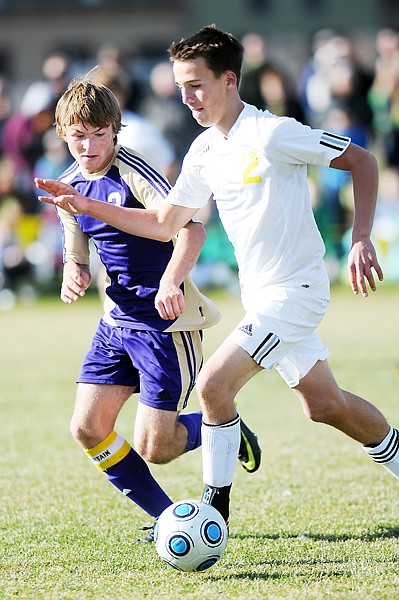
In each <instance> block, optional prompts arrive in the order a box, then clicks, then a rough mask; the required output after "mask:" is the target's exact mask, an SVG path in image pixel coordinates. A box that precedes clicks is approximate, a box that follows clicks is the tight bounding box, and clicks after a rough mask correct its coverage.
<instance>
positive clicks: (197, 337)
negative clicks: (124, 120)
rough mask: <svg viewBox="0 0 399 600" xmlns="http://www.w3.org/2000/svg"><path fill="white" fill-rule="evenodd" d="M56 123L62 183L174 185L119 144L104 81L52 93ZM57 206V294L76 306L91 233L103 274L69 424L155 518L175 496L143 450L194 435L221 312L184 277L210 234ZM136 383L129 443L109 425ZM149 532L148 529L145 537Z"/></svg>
mask: <svg viewBox="0 0 399 600" xmlns="http://www.w3.org/2000/svg"><path fill="white" fill-rule="evenodd" d="M56 128H57V133H58V135H59V136H60V137H61V138H62V139H64V140H65V142H66V143H67V144H68V148H69V150H70V152H71V154H72V156H73V158H74V159H75V162H74V163H73V164H72V165H71V166H70V167H69V168H68V169H67V170H66V171H65V172H64V173H63V174H62V175H61V177H60V181H61V182H64V183H67V184H69V185H70V186H72V187H73V189H75V190H77V191H79V193H81V194H85V195H95V196H96V198H99V200H100V201H101V202H104V203H109V204H113V205H115V206H123V207H126V208H137V209H139V210H140V211H141V210H145V209H149V210H151V209H157V208H159V207H160V205H161V204H162V202H163V200H164V199H165V198H166V196H167V194H168V192H169V190H170V185H169V183H168V181H167V180H166V179H165V178H164V176H163V175H162V174H161V173H160V172H159V171H158V170H157V168H156V167H155V166H154V165H153V164H152V163H151V162H150V161H149V160H148V159H146V158H144V157H143V156H141V155H140V154H138V153H136V152H134V151H133V150H130V149H128V148H125V147H122V146H118V145H117V144H116V136H117V133H118V132H119V130H120V128H121V112H120V108H119V105H118V102H117V100H116V97H115V96H114V95H113V93H112V92H111V91H110V90H109V89H108V88H107V87H105V86H103V85H100V84H95V83H94V82H92V81H90V79H89V78H88V79H82V80H75V81H73V82H72V83H71V84H70V86H69V87H68V89H67V90H66V92H65V93H64V94H63V96H62V97H61V98H60V100H59V101H58V104H57V107H56ZM57 211H58V216H59V219H60V223H61V227H62V235H63V243H64V271H63V280H62V286H61V299H62V300H63V301H64V302H65V303H67V304H71V303H72V302H74V301H76V300H77V299H78V298H80V297H82V296H84V294H85V291H86V289H87V287H88V286H89V284H90V279H91V275H90V269H89V244H88V241H89V239H91V240H92V241H93V243H94V245H95V248H96V251H97V253H98V255H99V257H100V259H101V261H102V262H103V264H104V266H105V268H106V272H107V282H106V290H105V291H106V300H105V303H104V309H105V314H104V316H103V318H102V319H101V320H100V323H99V325H98V328H97V331H96V332H95V334H94V337H93V340H92V344H91V347H90V349H89V351H88V352H87V354H86V356H85V359H84V361H83V365H82V368H81V372H80V374H79V377H78V380H77V382H78V385H77V394H76V403H75V409H74V412H73V416H72V420H71V433H72V436H73V437H74V439H75V440H76V441H77V442H78V443H79V444H80V445H81V446H82V447H83V449H84V450H85V451H86V453H87V455H88V457H89V458H90V459H91V460H92V462H93V463H94V464H95V465H96V466H97V467H98V468H99V469H100V470H101V471H103V472H104V473H105V474H106V476H107V478H108V479H109V481H110V482H111V483H112V484H113V485H114V486H115V487H116V488H117V489H119V490H120V491H121V492H122V493H123V494H124V495H125V496H127V497H128V498H130V499H131V500H133V501H134V502H136V503H137V504H138V505H139V506H140V507H141V508H143V509H144V510H145V511H146V512H147V513H148V514H149V515H151V516H153V517H158V516H159V515H160V513H161V512H162V511H163V510H164V509H165V508H166V507H167V506H169V505H170V504H171V502H172V501H171V499H170V498H169V497H168V496H167V494H166V493H165V492H164V491H163V490H162V488H161V487H160V486H159V485H158V483H157V482H156V481H155V479H154V478H153V477H152V475H151V473H150V471H149V469H148V467H147V465H146V463H145V462H144V460H143V458H144V459H146V460H147V461H149V462H152V463H157V464H162V463H167V462H169V461H171V460H173V459H174V458H176V457H177V456H179V455H181V454H182V453H184V452H187V451H190V450H194V449H195V448H197V447H198V446H200V444H201V421H202V415H201V413H200V412H196V413H190V414H180V412H181V411H182V410H183V409H184V408H185V407H186V404H187V401H188V398H189V395H190V393H191V391H192V389H193V387H194V385H195V381H196V378H197V375H198V373H199V371H200V368H201V366H202V330H203V329H204V328H206V327H210V326H212V325H213V324H215V323H216V322H217V321H218V320H219V312H218V310H217V309H216V307H215V306H214V305H213V303H212V302H211V301H210V300H209V299H208V298H206V297H205V296H204V295H203V294H201V293H200V292H199V290H198V289H197V288H196V286H195V285H194V284H193V283H192V282H191V280H190V278H189V272H190V270H191V268H192V267H193V265H194V263H195V261H196V260H197V258H198V256H199V253H200V251H201V248H202V245H203V242H204V239H205V231H204V228H203V227H202V225H201V224H200V223H199V222H193V221H190V222H189V223H187V225H185V226H184V227H183V228H182V229H181V230H180V231H179V233H178V235H177V236H176V238H175V239H174V240H169V241H167V242H162V241H156V240H150V239H147V238H143V237H137V236H132V235H130V234H127V233H125V232H124V231H122V230H120V229H118V228H114V227H112V226H110V225H107V224H106V223H104V222H102V221H100V220H98V219H96V218H93V217H91V216H88V215H71V214H70V213H69V212H67V211H65V210H63V209H62V208H58V209H57ZM137 392H139V393H140V397H139V403H138V408H137V415H136V422H135V432H134V441H135V447H136V449H137V452H136V450H134V449H133V448H132V447H131V446H130V444H129V443H128V442H127V441H126V440H125V439H124V438H123V437H122V436H120V435H119V434H117V433H116V431H115V422H116V419H117V417H118V414H119V412H120V410H121V408H122V406H123V405H124V403H125V402H126V401H127V399H128V398H129V397H130V396H131V394H133V393H137ZM242 427H243V435H242V447H241V453H240V457H239V458H240V460H241V462H242V464H243V466H244V468H245V469H246V470H247V471H249V472H253V471H255V470H256V469H257V468H258V467H259V463H260V449H259V446H258V444H257V440H256V436H254V434H252V432H251V431H250V430H249V429H248V428H247V427H246V426H245V424H244V423H242ZM151 539H152V531H151V532H150V534H149V536H148V537H147V538H145V540H146V541H149V540H151Z"/></svg>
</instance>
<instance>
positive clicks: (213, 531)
mask: <svg viewBox="0 0 399 600" xmlns="http://www.w3.org/2000/svg"><path fill="white" fill-rule="evenodd" d="M204 533H205V536H206V537H207V539H208V540H209V541H210V542H212V543H214V544H215V543H217V542H218V541H219V540H220V538H221V537H222V530H221V529H220V527H219V525H218V524H217V523H214V522H212V521H211V522H210V523H208V525H207V526H206V527H205V531H204Z"/></svg>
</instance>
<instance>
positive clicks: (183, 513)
mask: <svg viewBox="0 0 399 600" xmlns="http://www.w3.org/2000/svg"><path fill="white" fill-rule="evenodd" d="M193 512H195V506H193V505H192V504H188V503H184V504H178V505H177V506H176V508H175V509H174V511H173V513H174V514H175V515H176V517H179V518H181V519H184V518H185V517H188V516H189V515H191V514H192V513H193Z"/></svg>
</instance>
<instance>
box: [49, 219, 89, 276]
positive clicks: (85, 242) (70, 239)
mask: <svg viewBox="0 0 399 600" xmlns="http://www.w3.org/2000/svg"><path fill="white" fill-rule="evenodd" d="M57 213H58V218H59V220H60V223H61V230H62V238H63V246H64V257H63V258H64V262H67V261H68V260H73V261H74V262H76V263H79V264H81V265H89V264H90V250H89V238H88V236H87V235H86V234H85V233H83V231H82V230H81V229H80V227H79V224H78V223H77V221H76V219H75V218H74V217H73V216H72V215H71V214H70V213H68V212H67V211H66V210H63V209H62V208H57Z"/></svg>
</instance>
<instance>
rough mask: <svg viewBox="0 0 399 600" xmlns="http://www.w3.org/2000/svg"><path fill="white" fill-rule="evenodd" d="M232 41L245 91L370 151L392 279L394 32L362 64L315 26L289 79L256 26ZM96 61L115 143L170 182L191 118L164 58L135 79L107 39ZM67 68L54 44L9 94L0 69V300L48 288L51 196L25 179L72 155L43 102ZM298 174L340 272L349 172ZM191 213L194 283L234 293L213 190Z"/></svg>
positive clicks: (54, 273) (53, 169) (396, 204)
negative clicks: (18, 94) (118, 126)
mask: <svg viewBox="0 0 399 600" xmlns="http://www.w3.org/2000/svg"><path fill="white" fill-rule="evenodd" d="M241 41H242V43H243V45H244V48H245V61H244V68H243V77H242V82H241V87H240V91H241V97H242V99H243V100H244V101H246V102H249V103H251V104H254V105H255V106H257V107H258V108H261V109H267V110H269V111H271V112H272V113H274V114H276V115H286V116H289V117H294V118H295V119H297V120H299V121H301V122H303V123H305V124H308V125H310V126H312V127H320V128H323V129H328V130H329V131H331V132H335V133H337V134H339V135H347V136H349V137H351V139H352V141H353V142H355V143H356V144H359V145H360V146H363V147H365V148H368V149H370V150H371V151H372V152H374V153H375V154H376V156H377V158H378V160H379V164H380V172H381V179H380V190H379V198H378V204H377V211H376V219H375V226H374V234H373V241H374V243H375V245H376V247H377V251H378V253H379V257H380V260H381V264H382V266H383V269H384V271H385V278H386V279H387V280H391V281H397V280H399V33H398V32H397V31H394V30H392V29H388V28H384V29H381V30H379V31H377V32H376V34H375V49H374V55H375V60H374V62H373V64H372V65H370V66H367V67H365V66H364V64H363V63H362V62H361V61H359V60H358V57H357V56H356V52H355V51H354V48H353V44H352V42H351V39H350V37H348V36H344V35H342V34H339V33H337V32H334V31H331V30H328V29H323V30H320V31H319V32H317V33H316V34H315V36H314V38H313V44H312V51H311V55H310V56H309V60H308V62H307V64H306V65H304V67H303V69H302V71H301V72H300V73H299V75H298V77H297V78H296V79H294V78H292V76H288V75H287V71H286V69H285V65H282V64H277V63H276V62H275V61H274V60H272V59H271V54H272V53H271V52H270V47H269V46H268V43H267V40H266V39H265V38H264V37H262V36H261V35H260V34H259V33H248V34H246V35H245V36H243V37H242V39H241ZM95 65H98V66H99V70H98V73H97V77H99V78H100V80H101V81H102V82H103V83H104V84H105V85H107V86H108V87H110V88H111V89H112V90H113V91H114V93H115V95H116V96H117V98H118V100H119V102H120V105H121V108H122V114H123V123H124V127H123V130H122V132H121V133H120V135H119V136H118V142H120V143H122V144H124V145H126V146H128V147H131V148H133V149H136V150H137V151H139V152H141V153H143V154H145V155H147V156H149V157H150V158H152V159H153V160H154V161H155V162H156V163H158V164H159V165H160V167H162V168H163V170H164V172H165V173H166V175H167V176H168V178H169V180H170V181H171V183H173V182H174V181H175V180H176V177H177V176H178V173H179V170H180V166H181V161H182V159H183V157H184V154H185V152H186V151H187V149H188V147H189V145H190V143H191V141H192V140H193V139H194V137H196V136H197V135H198V134H199V133H200V131H201V128H200V127H199V126H198V125H197V123H196V122H195V120H194V119H193V118H192V117H191V114H190V111H189V110H188V109H187V107H185V106H183V104H182V103H181V100H180V95H179V92H178V90H177V89H176V86H175V83H174V79H173V73H172V66H171V64H170V63H169V62H168V61H167V59H162V60H160V61H159V62H158V63H155V64H154V65H153V66H152V67H151V69H149V72H148V78H147V80H146V81H143V80H142V79H140V80H137V79H135V77H134V76H133V75H132V73H131V70H129V69H128V68H127V67H126V64H125V61H124V57H123V56H122V54H121V52H120V51H119V50H118V47H117V46H115V47H112V46H106V47H103V48H101V49H100V50H99V52H98V54H97V56H94V57H93V60H92V64H91V65H87V66H88V67H93V66H95ZM78 70H79V69H77V67H76V65H74V64H73V63H72V61H71V59H70V57H68V56H67V55H65V54H63V53H62V52H53V53H51V54H49V55H48V56H47V57H46V59H45V60H44V62H43V66H42V74H41V78H40V79H39V80H37V81H33V82H32V83H31V84H30V85H29V86H28V88H27V89H26V91H25V92H24V94H23V97H22V98H21V100H20V101H19V102H18V103H15V101H13V93H12V92H13V90H12V84H11V82H10V81H8V80H7V78H6V76H5V75H4V74H1V72H0V311H1V310H3V311H4V310H10V309H12V308H13V307H14V306H15V304H16V302H18V301H21V302H33V301H34V300H35V299H36V298H37V297H38V296H39V295H40V294H42V293H48V292H52V291H57V292H58V287H59V282H60V276H61V269H62V243H61V233H60V228H59V224H58V219H57V215H56V211H55V209H54V207H52V206H50V205H45V204H41V203H40V202H39V201H38V200H37V192H36V189H35V187H34V184H33V178H34V177H35V176H39V177H45V178H57V177H58V176H59V175H60V174H61V173H62V172H63V171H64V169H65V168H66V167H67V166H69V164H70V163H71V162H72V159H71V156H70V155H69V153H68V150H67V147H66V144H65V143H64V142H63V141H61V140H60V139H58V137H57V136H56V133H55V129H54V109H55V105H56V102H57V100H58V98H59V96H60V95H61V94H62V92H63V91H64V90H65V88H66V87H67V85H68V83H69V81H70V80H71V79H72V78H73V77H75V76H79V75H80V76H82V75H84V74H85V72H86V71H81V72H77V71H78ZM87 70H88V69H87ZM309 185H310V190H311V197H312V203H313V207H314V214H315V218H316V221H317V223H318V226H319V229H320V231H321V233H322V235H323V238H324V242H325V245H326V263H327V267H328V270H329V274H330V278H331V281H332V282H333V283H334V282H336V281H339V280H340V279H341V277H342V276H343V272H344V271H345V261H346V255H347V252H348V249H349V247H350V236H351V232H350V224H351V220H352V210H353V204H352V191H351V182H350V180H349V179H348V176H347V174H346V173H345V172H341V171H337V170H334V169H327V168H326V169H322V168H317V169H316V168H314V169H312V168H311V169H310V170H309ZM202 217H203V220H204V223H205V225H206V229H207V233H208V235H207V240H206V243H205V246H204V249H203V251H202V254H201V256H200V259H199V261H198V264H197V266H196V267H195V269H194V271H193V278H194V280H195V281H196V283H197V284H198V285H199V286H200V287H201V288H207V287H211V286H217V287H225V288H228V289H229V290H231V291H232V292H235V291H236V290H237V275H236V263H235V258H234V254H233V251H232V247H231V245H230V243H229V241H228V240H227V238H226V236H225V234H224V231H223V229H222V227H221V224H220V222H219V219H218V215H217V212H216V210H215V207H214V205H213V203H212V201H210V203H209V206H208V207H207V209H206V210H205V211H204V214H203V215H202ZM93 269H94V271H95V270H96V269H99V265H95V264H94V265H93ZM345 277H346V272H345Z"/></svg>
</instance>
